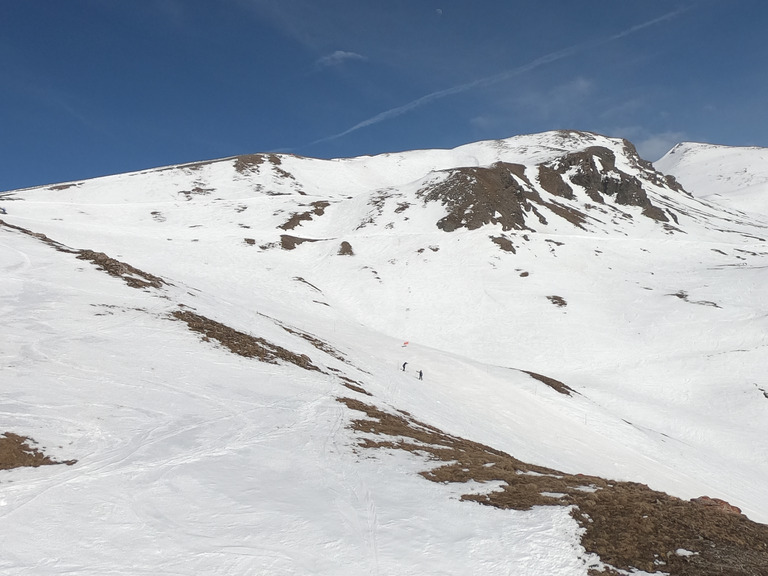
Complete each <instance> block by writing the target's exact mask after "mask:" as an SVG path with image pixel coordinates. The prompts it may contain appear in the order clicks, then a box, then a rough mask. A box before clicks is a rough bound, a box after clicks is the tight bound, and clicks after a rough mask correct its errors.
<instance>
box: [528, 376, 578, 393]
mask: <svg viewBox="0 0 768 576" xmlns="http://www.w3.org/2000/svg"><path fill="white" fill-rule="evenodd" d="M521 372H525V373H526V374H528V376H530V377H531V378H535V379H536V380H538V381H539V382H541V383H543V384H546V385H547V386H549V387H550V388H552V389H553V390H555V391H557V392H560V394H565V395H566V396H570V395H571V393H573V394H578V392H576V391H574V390H573V388H570V387H569V386H567V385H565V384H563V383H562V382H560V380H555V379H554V378H550V377H549V376H544V375H542V374H537V373H536V372H530V371H528V370H521Z"/></svg>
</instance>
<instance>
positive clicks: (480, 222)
mask: <svg viewBox="0 0 768 576" xmlns="http://www.w3.org/2000/svg"><path fill="white" fill-rule="evenodd" d="M624 151H625V154H626V158H627V159H628V161H629V164H630V165H631V166H632V167H633V168H634V170H633V172H634V174H630V173H628V172H625V171H622V170H621V169H619V168H618V167H617V162H616V154H615V153H614V152H613V151H612V150H610V149H609V148H606V147H603V146H591V147H589V148H587V149H585V150H583V151H576V152H570V153H565V154H563V155H562V156H560V157H559V158H556V159H555V160H550V161H547V162H542V163H540V164H537V165H536V166H535V170H534V172H535V174H536V176H535V178H531V176H532V171H531V170H530V169H529V167H527V166H525V165H523V164H516V163H508V162H497V163H495V164H493V165H491V166H488V167H467V168H456V169H452V170H448V171H446V172H447V176H446V177H445V178H443V179H442V180H440V181H439V182H437V183H436V184H431V185H429V186H427V187H425V188H422V189H421V190H420V191H419V195H420V196H421V197H422V198H423V200H424V201H425V202H441V203H442V204H443V205H444V206H445V207H446V208H447V211H448V214H446V216H444V217H443V218H441V219H440V220H439V221H438V222H437V226H438V227H439V228H440V229H442V230H445V231H446V232H451V231H453V230H457V229H459V228H467V229H469V230H474V229H477V228H480V227H481V226H484V225H487V224H494V225H495V224H500V225H501V227H502V229H503V230H504V231H509V230H529V231H534V229H535V228H534V227H535V226H546V225H547V224H548V223H549V221H548V219H547V216H548V215H550V217H551V215H552V214H554V215H555V216H556V217H559V218H562V219H564V220H567V221H568V222H570V223H571V224H572V225H573V226H575V227H577V228H581V229H587V228H588V223H589V222H590V221H593V220H595V219H594V218H593V217H592V216H591V215H590V214H589V212H590V211H599V212H604V213H608V214H610V213H611V212H616V213H618V214H620V215H621V216H623V217H625V218H626V217H629V218H631V217H632V216H631V215H630V214H628V213H627V212H626V211H624V210H622V208H621V207H629V206H634V207H637V208H640V209H641V214H642V216H645V217H647V218H649V219H651V220H654V221H657V222H660V223H668V222H669V221H670V216H671V217H672V218H673V219H675V216H674V214H668V213H666V212H665V211H664V210H663V209H662V208H661V207H659V206H656V205H654V204H653V202H652V201H651V199H650V198H649V195H648V188H649V187H651V186H655V187H658V188H663V189H664V190H665V191H666V192H667V193H672V194H674V193H683V194H687V193H686V192H685V191H684V190H683V189H682V187H681V186H680V184H678V183H677V182H676V181H675V179H674V178H673V177H671V176H667V175H664V174H661V173H660V172H658V171H656V170H655V169H654V168H653V167H652V166H651V164H649V163H648V162H645V161H644V160H642V159H641V158H640V157H639V156H638V155H637V153H636V152H635V150H634V147H633V146H632V145H631V144H630V143H629V142H626V143H625V147H624ZM543 209H546V210H543Z"/></svg>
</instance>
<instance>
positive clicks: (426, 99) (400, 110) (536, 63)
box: [308, 7, 690, 146]
mask: <svg viewBox="0 0 768 576" xmlns="http://www.w3.org/2000/svg"><path fill="white" fill-rule="evenodd" d="M688 10H690V7H684V8H680V9H678V10H675V11H673V12H669V13H667V14H664V15H663V16H659V17H658V18H654V19H653V20H648V21H647V22H643V23H641V24H636V25H635V26H632V27H630V28H627V29H626V30H623V31H622V32H619V33H618V34H614V35H613V36H609V37H607V38H603V39H602V40H594V41H591V42H583V43H581V44H574V45H573V46H570V47H568V48H563V49H562V50H558V51H556V52H550V53H549V54H545V55H544V56H540V57H539V58H536V59H535V60H532V61H531V62H528V63H527V64H523V65H522V66H518V67H517V68H513V69H511V70H505V71H504V72H499V73H498V74H494V75H492V76H486V77H485V78H480V79H478V80H474V81H472V82H467V83H466V84H459V85H458V86H452V87H451V88H445V89H443V90H438V91H437V92H431V93H429V94H426V95H425V96H422V97H421V98H417V99H416V100H412V101H410V102H408V103H407V104H403V105H402V106H397V107H395V108H390V109H389V110H385V111H384V112H381V113H379V114H376V116H372V117H370V118H368V119H367V120H363V121H362V122H358V123H357V124H355V125H354V126H352V127H351V128H347V129H346V130H344V131H343V132H339V133H338V134H333V135H331V136H326V137H324V138H320V139H319V140H315V141H314V142H312V143H310V144H308V146H314V145H315V144H320V143H322V142H328V141H330V140H337V139H338V138H342V137H343V136H346V135H347V134H351V133H352V132H357V131H358V130H360V129H362V128H366V127H367V126H372V125H374V124H378V123H379V122H383V121H385V120H389V119H391V118H396V117H397V116H402V115H403V114H405V113H406V112H410V111H411V110H414V109H416V108H419V107H421V106H424V105H425V104H429V103H430V102H434V101H435V100H440V99H442V98H446V97H447V96H453V95H454V94H461V93H462V92H467V91H468V90H472V89H473V88H479V87H483V86H491V85H493V84H498V83H499V82H504V81H505V80H509V79H510V78H514V77H515V76H519V75H521V74H524V73H525V72H530V71H531V70H535V69H536V68H539V67H541V66H544V65H545V64H549V63H551V62H556V61H558V60H562V59H563V58H567V57H568V56H572V55H574V54H576V53H578V52H580V51H582V50H584V49H585V48H587V47H595V46H601V45H603V44H607V43H609V42H613V41H615V40H618V39H620V38H624V37H626V36H629V35H631V34H634V33H635V32H639V31H640V30H643V29H645V28H648V27H650V26H654V25H656V24H659V23H661V22H665V21H667V20H671V19H673V18H676V17H677V16H679V15H680V14H682V13H683V12H687V11H688Z"/></svg>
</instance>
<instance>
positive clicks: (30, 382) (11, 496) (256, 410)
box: [0, 132, 768, 576]
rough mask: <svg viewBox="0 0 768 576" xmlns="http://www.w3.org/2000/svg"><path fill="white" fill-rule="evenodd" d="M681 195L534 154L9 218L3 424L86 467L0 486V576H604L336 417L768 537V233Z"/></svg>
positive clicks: (604, 149)
mask: <svg viewBox="0 0 768 576" xmlns="http://www.w3.org/2000/svg"><path fill="white" fill-rule="evenodd" d="M657 166H658V164H657ZM688 192H690V190H687V189H686V190H684V189H682V188H681V187H680V185H679V184H678V183H677V182H676V181H675V180H674V179H673V178H669V177H667V176H665V175H664V174H662V173H659V172H657V171H656V170H655V169H654V167H653V166H651V165H649V164H647V163H645V162H643V161H642V160H640V159H639V158H638V157H637V156H636V154H635V153H634V149H633V147H632V146H631V145H630V144H629V143H628V142H626V141H623V140H618V139H611V138H606V137H603V136H599V135H595V134H589V133H577V132H550V133H545V134H539V135H530V136H519V137H515V138H510V139H507V140H502V141H496V142H479V143H475V144H470V145H467V146H462V147H460V148H457V149H455V150H423V151H413V152H405V153H401V154H389V155H384V156H376V157H361V158H350V159H339V160H316V159H310V158H300V157H295V156H288V155H253V156H243V157H237V158H230V159H224V160H220V161H215V162H205V163H196V164H188V165H183V166H176V167H169V168H163V169H157V170H149V171H145V172H141V173H133V174H125V175H117V176H112V177H107V178H100V179H96V180H90V181H83V182H72V183H67V184H62V185H58V186H50V187H45V188H39V189H30V190H23V191H16V192H12V193H8V194H6V195H4V196H2V197H0V205H2V207H4V208H5V209H6V210H7V212H8V214H7V215H5V216H3V217H2V218H3V221H4V223H5V224H4V225H3V226H0V258H1V260H0V267H2V271H3V272H2V275H0V314H2V318H3V324H4V326H6V327H8V328H6V329H5V331H4V332H5V337H4V340H3V349H2V362H3V397H2V403H1V404H0V414H2V417H3V420H4V426H5V427H6V428H7V429H8V430H9V431H11V432H15V433H18V434H23V435H27V436H30V437H32V438H35V439H36V440H38V441H39V442H40V443H41V445H42V446H44V447H45V448H46V452H47V453H49V454H51V455H52V456H53V457H55V458H57V459H59V460H68V459H77V460H78V462H77V464H75V465H73V466H70V467H54V468H50V467H46V468H44V469H15V470H12V471H7V472H2V473H0V483H2V487H3V488H2V491H1V492H0V515H2V516H3V520H4V522H3V526H4V528H3V531H2V534H3V538H4V541H5V543H6V544H5V545H4V549H5V550H7V551H9V553H8V554H6V555H5V556H3V557H2V558H1V559H0V569H2V570H5V571H7V572H8V573H29V574H33V573H34V574H54V573H56V574H61V573H78V574H83V573H92V574H103V573H108V572H112V573H125V574H143V573H146V574H165V573H167V574H191V573H221V574H254V573H255V574H361V573H367V574H391V573H398V574H423V573H435V574H438V573H445V574H480V573H482V574H530V575H534V574H548V575H554V576H557V575H576V574H584V575H586V574H587V571H588V569H589V567H590V566H598V565H599V559H598V558H597V557H596V556H595V555H594V554H592V553H590V552H588V551H585V549H584V548H583V547H582V541H581V540H580V534H581V533H582V531H583V530H584V528H583V526H582V527H580V525H579V524H578V523H577V522H576V520H575V519H574V518H573V517H572V516H571V515H570V513H569V509H568V508H566V507H563V506H536V507H534V508H533V509H532V510H530V511H515V510H499V509H496V508H493V507H490V506H478V505H477V504H474V503H469V502H461V501H460V500H459V497H460V496H461V495H463V494H467V493H480V494H484V493H489V492H491V491H493V490H496V491H498V490H499V489H501V488H502V487H503V486H504V485H505V482H501V481H499V480H497V481H492V482H489V483H487V484H480V483H477V482H475V483H470V484H469V485H465V484H463V483H462V484H457V485H446V484H442V483H433V482H428V481H427V480H426V479H425V478H423V477H422V476H420V475H419V474H418V473H419V472H422V471H425V470H428V469H432V468H434V467H435V466H436V464H435V463H430V462H428V461H425V460H424V458H423V454H422V456H421V457H420V456H419V453H418V452H417V453H412V452H408V451H399V450H396V449H395V448H396V447H397V446H392V447H390V449H388V450H386V451H385V452H374V451H370V450H364V449H362V448H360V447H359V446H358V443H359V442H360V440H361V439H362V438H366V437H368V439H369V440H371V439H378V438H381V437H382V435H383V434H384V432H383V431H381V430H379V431H378V432H379V433H378V434H376V435H373V434H371V433H369V434H368V435H367V436H366V434H365V433H364V432H363V431H361V430H360V429H359V426H358V428H357V429H356V428H355V426H354V425H353V420H354V419H356V418H359V417H360V412H359V410H350V409H349V407H350V406H354V405H355V404H354V403H352V400H354V401H355V402H365V403H367V404H369V405H371V406H375V407H377V409H379V410H383V411H385V412H386V413H387V414H391V415H393V416H398V415H399V416H398V417H402V415H403V414H404V413H407V414H408V415H409V416H408V417H409V418H413V419H414V420H416V421H418V422H421V423H422V424H423V425H424V426H430V427H434V428H436V429H439V430H440V431H442V432H443V433H446V434H449V435H452V436H453V437H460V438H464V439H467V440H470V441H474V442H479V443H482V444H483V445H486V446H488V447H491V448H492V449H494V450H499V451H503V452H506V453H508V454H510V455H512V456H513V457H515V458H518V459H520V460H522V461H524V462H527V463H530V464H531V465H538V466H545V467H549V468H553V469H557V470H560V471H562V473H568V474H588V475H596V476H601V477H603V478H609V479H613V480H617V481H618V480H621V481H633V482H640V483H643V484H648V485H649V486H650V487H651V488H652V489H655V490H660V491H664V492H667V493H669V494H671V495H673V496H676V497H678V498H681V499H684V500H688V499H691V498H694V497H698V496H702V495H709V496H712V497H717V498H721V499H724V500H727V501H728V502H730V503H731V504H732V505H735V506H739V507H740V508H741V509H742V511H743V512H744V513H745V514H746V515H747V516H748V517H749V518H750V519H752V520H755V521H758V522H768V507H766V504H765V503H766V501H768V500H767V497H768V493H766V488H765V482H764V479H765V478H766V477H768V448H766V444H765V442H764V438H765V437H766V436H768V418H766V416H768V381H767V380H766V375H765V374H766V371H765V366H766V364H765V359H764V358H765V351H766V348H768V312H767V311H766V308H765V302H764V298H763V295H764V288H763V287H764V286H765V283H766V280H768V276H766V270H768V249H766V246H765V238H767V237H768V226H767V225H766V221H765V219H764V217H763V216H761V215H759V214H757V215H755V214H746V213H744V212H740V211H736V210H733V209H730V208H728V209H726V208H723V207H721V206H720V205H718V204H715V203H711V202H708V201H707V200H706V199H701V198H698V197H696V195H695V194H694V195H693V196H692V195H691V194H689V193H688ZM713 193H714V192H713ZM43 235H45V236H43ZM84 250H90V251H93V252H84ZM99 253H105V255H99ZM110 258H111V259H110ZM125 264H128V265H130V267H128V266H126V265H125ZM99 268H101V270H100V269H99ZM105 271H109V272H111V274H112V275H109V274H105V273H104V272H105ZM190 329H191V331H190ZM406 342H407V344H404V343H406ZM406 362H407V365H406V366H405V370H403V369H402V368H403V363H406ZM419 370H421V371H423V380H421V381H420V380H419V379H418V377H417V373H418V372H417V371H419ZM561 386H562V387H561ZM339 398H348V399H351V400H349V401H347V402H339V400H338V399H339ZM381 422H383V420H382V421H381ZM382 425H383V424H382ZM419 426H420V425H419ZM374 427H375V426H374V425H373V424H372V425H371V430H372V429H373V428H374ZM417 427H418V426H417ZM397 434H398V435H400V437H401V440H402V439H403V437H402V434H404V432H402V430H401V431H400V432H398V433H397ZM396 436H397V435H396ZM421 442H425V441H424V440H421ZM405 444H407V442H404V441H402V442H401V446H400V447H402V445H405ZM424 446H425V451H427V448H426V446H427V444H426V443H425V444H424ZM487 465H488V466H492V465H493V463H492V462H488V463H487ZM528 473H530V474H541V473H540V472H534V471H532V469H531V471H529V472H526V474H528ZM545 475H546V474H545ZM550 492H551V491H550ZM557 497H558V496H557V495H556V494H555V495H554V496H550V498H553V499H555V500H554V502H553V503H557V502H556V499H557ZM520 506H521V507H525V506H522V505H520ZM584 506H586V504H584ZM512 507H517V506H512ZM627 521H629V520H627ZM690 545H691V544H689V546H690ZM680 547H682V548H685V547H684V546H682V545H680ZM687 549H689V550H690V548H687ZM588 550H592V549H591V548H588ZM672 550H674V548H673V549H672ZM663 552H664V553H665V554H666V553H667V552H668V550H664V551H663ZM681 554H682V556H680V557H681V558H682V557H687V556H685V553H681ZM616 558H618V556H617V557H616ZM606 561H607V560H606ZM661 562H662V560H661V557H659V561H658V562H657V563H656V564H653V562H651V565H652V567H653V566H656V568H658V570H659V571H661V572H663V571H664V567H665V566H673V564H674V563H673V560H670V559H668V560H667V561H666V563H661ZM613 564H614V565H617V566H619V565H620V564H621V563H620V562H618V560H616V561H615V562H613ZM635 566H636V567H637V564H635ZM656 568H653V570H655V569H656ZM646 569H648V568H646ZM648 570H649V571H652V570H651V569H648Z"/></svg>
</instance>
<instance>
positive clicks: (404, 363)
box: [403, 362, 408, 372]
mask: <svg viewBox="0 0 768 576" xmlns="http://www.w3.org/2000/svg"><path fill="white" fill-rule="evenodd" d="M406 364H408V362H403V372H405V366H406Z"/></svg>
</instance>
